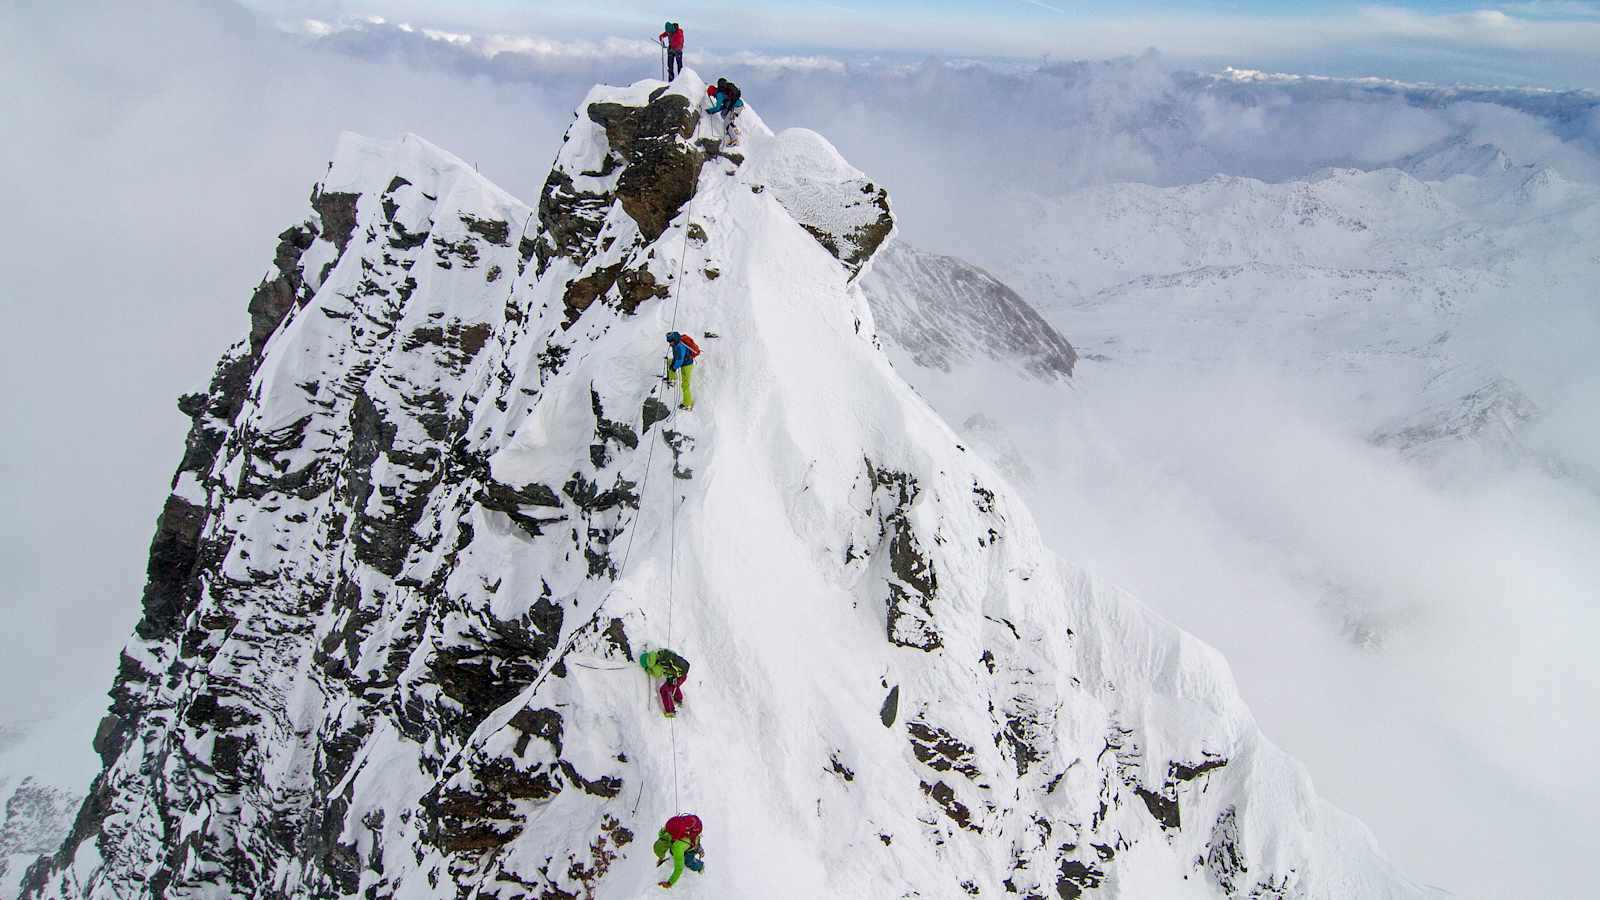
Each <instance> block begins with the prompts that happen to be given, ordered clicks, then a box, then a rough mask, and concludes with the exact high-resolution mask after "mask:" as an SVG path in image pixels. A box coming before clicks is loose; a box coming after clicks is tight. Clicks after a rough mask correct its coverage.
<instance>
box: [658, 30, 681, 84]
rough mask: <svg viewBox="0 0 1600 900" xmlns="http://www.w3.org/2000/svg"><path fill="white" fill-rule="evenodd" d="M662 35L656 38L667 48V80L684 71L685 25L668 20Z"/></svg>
mask: <svg viewBox="0 0 1600 900" xmlns="http://www.w3.org/2000/svg"><path fill="white" fill-rule="evenodd" d="M665 29H666V30H664V31H662V32H661V36H660V37H658V38H656V43H658V44H660V45H661V46H662V47H664V48H666V51H667V80H668V81H671V80H672V79H674V78H677V77H678V73H679V72H682V71H683V26H682V25H679V24H678V23H677V22H668V23H667V24H666V26H665Z"/></svg>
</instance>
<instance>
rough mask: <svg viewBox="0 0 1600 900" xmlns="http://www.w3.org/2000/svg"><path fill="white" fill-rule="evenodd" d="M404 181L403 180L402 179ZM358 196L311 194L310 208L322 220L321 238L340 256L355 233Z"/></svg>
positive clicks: (332, 193)
mask: <svg viewBox="0 0 1600 900" xmlns="http://www.w3.org/2000/svg"><path fill="white" fill-rule="evenodd" d="M402 180H404V179H402ZM360 198H361V195H360V194H341V193H338V192H328V191H323V190H320V189H319V190H316V191H314V192H312V194H311V208H312V209H315V210H316V211H317V216H318V218H320V219H321V220H322V236H323V237H324V238H326V239H328V240H330V241H332V242H333V246H335V247H337V248H338V250H339V253H340V255H343V254H344V251H345V248H346V247H349V246H350V238H351V236H352V235H354V234H355V232H356V201H357V200H359V199H360Z"/></svg>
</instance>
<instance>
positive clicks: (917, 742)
mask: <svg viewBox="0 0 1600 900" xmlns="http://www.w3.org/2000/svg"><path fill="white" fill-rule="evenodd" d="M906 734H907V737H908V739H909V740H910V741H911V752H912V754H914V755H915V756H916V757H917V761H918V762H920V763H922V764H923V765H925V766H927V767H928V768H930V769H933V770H934V771H936V772H949V771H952V770H954V771H956V772H959V773H961V774H962V775H964V776H966V777H967V778H968V779H975V778H977V777H978V766H977V764H976V762H975V759H976V757H975V756H974V755H973V752H972V747H971V745H969V744H965V743H962V742H961V741H959V740H957V739H956V737H955V736H954V735H952V734H951V733H950V732H948V731H945V730H944V729H943V728H939V727H937V726H934V725H930V724H928V723H927V722H921V721H914V722H911V723H909V724H907V725H906Z"/></svg>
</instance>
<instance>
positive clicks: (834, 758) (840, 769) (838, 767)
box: [828, 750, 856, 781]
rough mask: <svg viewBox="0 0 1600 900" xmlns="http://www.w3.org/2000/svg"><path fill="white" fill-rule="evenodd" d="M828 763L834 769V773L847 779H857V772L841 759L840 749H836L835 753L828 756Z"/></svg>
mask: <svg viewBox="0 0 1600 900" xmlns="http://www.w3.org/2000/svg"><path fill="white" fill-rule="evenodd" d="M828 763H829V767H830V768H831V769H833V774H835V775H837V776H839V777H840V778H843V779H844V780H845V781H855V780H856V773H855V772H854V771H852V770H851V768H850V767H849V766H847V765H845V764H844V763H842V762H840V761H839V751H837V750H835V751H834V752H833V754H832V755H831V756H829V757H828Z"/></svg>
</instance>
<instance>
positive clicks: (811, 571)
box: [29, 73, 1419, 900]
mask: <svg viewBox="0 0 1600 900" xmlns="http://www.w3.org/2000/svg"><path fill="white" fill-rule="evenodd" d="M703 87H704V86H703V84H702V83H701V82H700V81H699V80H698V79H697V78H696V77H695V76H694V75H693V73H685V74H683V75H682V76H680V78H679V79H678V80H677V81H676V82H675V83H673V84H672V85H670V86H666V85H662V84H660V83H659V82H641V83H639V84H636V85H634V86H632V87H630V88H596V89H595V90H594V91H593V92H592V93H591V95H590V96H589V98H588V99H587V100H586V101H585V103H584V104H583V106H581V107H580V108H579V110H578V115H577V120H576V121H575V122H574V124H573V126H572V127H571V129H570V131H569V132H568V135H567V138H566V141H565V143H564V145H563V147H562V149H561V152H560V155H559V156H558V158H557V160H556V164H555V167H554V169H553V170H552V172H551V174H550V177H549V179H548V181H547V182H546V185H545V189H544V191H543V193H542V195H541V197H540V199H539V202H538V204H537V207H536V209H533V210H530V209H529V208H527V207H525V206H523V205H522V204H520V203H518V202H517V201H516V200H514V199H512V198H511V197H508V196H507V195H505V194H504V193H502V192H501V191H499V190H498V189H496V188H495V187H494V186H492V185H490V184H488V183H487V182H485V181H484V180H483V179H481V178H480V177H479V176H477V175H476V174H475V173H474V172H473V171H472V170H471V168H470V167H469V166H467V165H465V164H463V163H461V162H460V161H459V160H457V159H455V158H454V157H451V156H450V155H449V154H447V153H445V152H443V151H441V150H438V149H436V148H434V147H431V146H429V145H427V144H426V143H425V142H423V141H421V140H419V139H416V138H406V139H404V140H403V141H401V142H399V143H396V144H385V143H377V142H372V141H367V140H363V139H360V138H356V137H353V136H346V137H345V138H344V139H343V140H342V141H341V143H340V147H339V151H338V153H337V155H336V158H335V160H334V162H333V164H332V166H331V168H330V170H329V172H328V174H327V176H326V178H325V179H324V180H323V182H322V183H321V184H320V185H318V187H317V190H316V191H315V193H314V194H313V204H312V205H313V212H314V214H313V215H312V216H311V217H310V218H308V219H307V221H306V222H305V223H303V224H301V225H298V226H295V227H293V228H291V229H289V230H287V231H285V232H284V233H283V235H282V237H281V241H280V244H279V247H278V254H277V258H276V260H275V264H274V270H273V271H272V272H271V273H270V277H269V278H268V280H267V281H266V282H264V283H263V285H262V287H261V288H260V289H258V291H257V292H256V294H255V296H254V297H253V298H252V300H251V304H250V310H251V313H252V329H251V333H250V337H249V339H248V340H246V341H244V342H241V343H240V344H239V345H238V346H236V347H235V348H234V349H233V350H232V351H230V353H229V354H228V355H227V356H225V357H224V359H223V360H222V361H221V363H220V364H219V367H218V370H217V374H216V377H215V379H214V381H213V383H212V387H211V389H210V391H209V392H208V393H206V394H204V395H196V396H192V397H187V398H185V399H184V401H183V406H184V408H185V409H186V410H187V411H188V412H189V413H190V414H191V415H192V416H193V418H194V429H193V431H192V432H191V435H190V439H189V442H188V446H187V448H186V453H185V455H184V458H183V462H182V463H181V465H180V467H179V472H178V474H177V476H176V477H175V479H174V483H173V493H172V496H171V497H170V498H169V500H168V502H167V506H166V508H165V510H164V511H163V514H162V517H161V521H160V524H159V528H158V533H157V536H156V539H155V541H154V543H153V546H152V553H151V565H150V583H149V587H148V588H147V590H146V594H145V616H144V619H143V621H142V622H141V623H140V625H139V628H138V633H137V635H136V636H135V638H134V639H133V640H132V641H131V642H130V643H129V645H128V647H127V649H126V651H125V654H124V657H123V660H122V670H121V675H120V676H119V678H118V680H117V683H116V686H115V689H114V691H113V709H112V713H111V715H110V716H109V717H108V718H107V720H106V721H105V723H104V724H103V726H102V728H101V730H100V733H99V735H98V737H97V741H96V749H97V750H98V751H99V752H100V754H101V756H102V759H103V760H104V763H105V770H104V772H103V773H102V774H101V776H100V777H99V778H98V779H97V780H96V782H95V784H94V786H93V789H92V791H91V795H90V798H89V800H88V801H87V802H86V803H85V805H84V807H83V810H82V812H81V814H80V816H79V819H78V822H77V824H76V826H75V828H74V831H73V834H72V835H71V836H70V837H69V838H68V840H67V841H66V842H65V844H64V845H63V847H62V848H61V850H60V851H59V852H58V853H57V854H56V855H55V856H54V857H53V858H50V859H47V860H45V861H42V862H41V863H40V864H39V865H37V866H36V867H34V868H33V869H32V870H31V872H30V875H29V889H30V894H31V895H32V896H44V897H95V898H134V897H199V896H204V897H264V896H267V897H291V896H293V897H302V896H319V897H321V896H326V897H355V896H363V897H397V898H422V897H429V898H433V897H439V896H457V897H468V896H472V897H524V896H527V897H541V898H549V900H555V898H573V897H589V898H619V900H620V898H635V897H639V896H641V895H647V894H649V893H651V892H653V891H654V888H653V887H652V885H653V884H654V882H655V881H656V880H657V879H658V878H659V877H660V872H661V870H659V869H656V868H655V866H654V860H653V859H652V858H651V854H650V852H649V843H650V841H651V838H652V836H653V834H654V831H655V829H656V828H657V827H658V826H659V824H660V823H661V822H662V821H663V820H664V819H665V818H666V817H668V816H669V815H672V814H674V813H676V812H679V811H693V812H695V813H697V814H699V815H700V816H701V817H702V818H703V819H704V820H705V822H706V825H707V836H706V837H707V845H708V848H709V855H708V862H707V870H706V872H705V873H704V874H702V875H699V876H695V875H686V876H685V879H686V880H685V882H684V883H683V884H680V885H679V887H678V890H679V891H681V892H684V893H687V894H688V895H689V896H697V897H708V898H710V897H730V898H732V897H739V898H750V897H795V898H800V897H819V896H839V897H912V896H921V897H955V896H984V897H1003V896H1013V895H1015V896H1019V897H1039V898H1042V897H1061V898H1073V897H1080V896H1093V897H1106V898H1129V900H1132V898H1151V897H1163V898H1185V897H1195V898H1202V897H1229V898H1244V897H1251V898H1290V897H1294V898H1336V897H1337V898H1348V897H1361V898H1389V897H1411V896H1417V895H1418V894H1419V892H1418V891H1417V890H1416V889H1414V888H1413V887H1411V886H1410V885H1409V884H1408V883H1407V882H1406V881H1405V880H1404V879H1402V878H1401V877H1399V876H1398V875H1397V874H1396V873H1395V872H1394V871H1393V870H1392V868H1391V867H1390V866H1389V865H1388V864H1387V863H1386V862H1385V861H1384V859H1383V858H1382V857H1381V855H1380V854H1379V853H1378V852H1377V851H1376V849H1375V848H1374V847H1373V844H1372V841H1371V839H1370V837H1369V836H1368V834H1367V833H1366V831H1365V829H1364V828H1362V827H1361V826H1360V825H1359V823H1357V822H1355V821H1354V820H1352V819H1350V818H1348V817H1346V816H1344V815H1343V814H1341V813H1339V812H1338V811H1336V810H1334V809H1332V808H1331V807H1329V806H1328V805H1327V804H1325V803H1324V802H1322V801H1320V800H1318V798H1317V797H1316V795H1315V793H1314V791H1313V790H1312V788H1311V786H1310V782H1309V779H1308V778H1307V777H1306V775H1305V773H1304V772H1303V771H1302V770H1301V769H1300V768H1299V767H1298V766H1297V765H1296V764H1295V763H1294V762H1293V761H1292V760H1290V759H1288V758H1287V757H1286V756H1285V755H1284V754H1282V753H1281V752H1280V751H1278V750H1277V749H1276V748H1274V747H1273V746H1272V745H1271V744H1270V743H1268V742H1267V741H1266V740H1265V739H1264V738H1263V737H1262V736H1261V734H1260V733H1259V732H1258V731H1257V730H1256V728H1255V726H1254V724H1253V722H1252V720H1251V718H1250V715H1249V713H1248V711H1247V710H1246V709H1245V708H1244V706H1243V705H1242V703H1241V701H1240V700H1239V698H1238V696H1237V694H1236V692H1235V690H1234V687H1233V684H1232V681H1231V678H1230V676H1229V674H1228V671H1227V668H1226V666H1225V664H1224V663H1223V661H1222V660H1221V659H1220V658H1219V657H1218V655H1217V654H1216V653H1215V652H1213V651H1211V650H1210V649H1208V648H1207V647H1205V646H1203V645H1201V644H1200V643H1198V642H1197V641H1195V640H1193V639H1192V638H1190V637H1188V636H1186V635H1184V634H1183V633H1181V632H1179V631H1177V630H1176V629H1174V628H1173V627H1171V626H1170V625H1167V624H1166V623H1164V622H1162V621H1161V620H1159V619H1158V618H1156V617H1155V616H1153V615H1152V614H1150V613H1149V612H1148V611H1146V610H1145V609H1144V608H1143V607H1141V606H1140V605H1139V604H1138V603H1137V602H1135V601H1134V600H1132V599H1131V598H1129V597H1128V596H1126V595H1124V594H1122V593H1120V592H1118V591H1116V590H1115V589H1113V588H1110V587H1108V586H1106V585H1103V584H1099V583H1097V582H1096V581H1095V580H1094V579H1093V578H1092V577H1090V576H1089V575H1088V574H1086V573H1085V572H1082V571H1080V570H1078V569H1075V568H1074V567H1072V566H1070V565H1069V564H1067V563H1065V562H1063V561H1061V560H1059V559H1057V558H1055V557H1054V556H1052V555H1051V554H1050V553H1049V552H1048V551H1046V550H1045V549H1044V547H1043V546H1042V545H1041V543H1040V540H1039V537H1038V534H1037V531H1036V528H1035V525H1034V524H1033V521H1032V519H1031V517H1030V515H1029V513H1028V511H1027V510H1026V508H1025V507H1023V506H1022V505H1021V504H1020V503H1019V502H1017V501H1016V500H1015V499H1013V498H1012V497H1011V496H1010V495H1009V491H1008V489H1007V487H1006V485H1005V481H1004V479H1003V478H1001V477H1000V476H999V475H997V474H996V472H995V471H994V470H993V469H992V468H991V467H990V466H989V465H988V464H987V463H985V462H984V461H983V460H981V459H978V458H976V457H975V455H974V454H972V453H970V452H968V451H966V450H965V449H964V448H963V447H962V446H961V445H960V444H959V443H958V441H957V439H956V437H955V435H954V434H953V433H952V432H951V431H950V430H949V428H947V427H946V426H945V424H944V423H943V422H942V421H941V420H940V419H939V418H938V417H937V416H936V415H935V414H934V413H933V412H932V411H931V410H930V409H929V408H928V407H927V406H926V405H925V404H924V403H923V402H921V401H920V400H919V399H918V398H917V397H916V395H915V394H914V393H913V392H912V391H911V390H910V389H909V388H908V387H907V385H906V384H905V383H904V382H903V381H902V380H901V379H900V378H899V377H898V375H897V374H896V373H895V371H894V370H893V369H892V368H891V366H890V364H889V362H888V360H887V359H886V358H885V356H884V355H883V354H882V353H881V352H880V351H879V350H878V349H877V347H876V346H875V344H876V340H877V338H876V335H875V329H874V324H873V318H872V315H871V313H870V311H869V309H868V306H867V304H866V301H865V299H864V297H863V294H862V292H861V289H860V288H859V287H858V286H856V285H855V283H854V282H855V280H856V276H858V275H859V274H860V273H862V272H863V271H870V266H871V263H872V257H873V255H874V253H875V252H876V251H877V250H878V248H879V247H880V246H881V245H882V243H883V241H884V240H886V239H887V237H888V236H889V234H890V232H891V230H892V225H893V222H892V218H891V217H890V214H889V207H888V202H887V198H886V196H885V195H884V194H883V192H882V191H881V189H878V188H877V187H876V186H875V185H874V184H872V182H870V181H869V180H868V179H866V178H865V177H864V176H863V175H862V174H861V173H860V172H857V171H856V170H854V169H853V168H851V167H850V166H849V165H848V164H847V163H846V162H844V160H842V159H841V158H840V157H839V156H838V154H837V153H835V152H834V150H833V148H832V147H831V146H829V145H828V144H827V142H826V141H824V140H823V139H822V138H821V137H820V136H818V135H816V134H814V133H811V132H806V131H801V130H791V131H786V132H783V133H781V134H776V135H774V134H772V133H771V132H769V131H768V130H767V129H765V127H764V126H762V125H761V123H760V121H759V119H758V118H757V117H756V116H755V115H754V113H753V112H751V113H747V114H746V117H745V118H746V121H745V123H744V126H745V132H746V134H747V135H748V137H747V139H746V141H745V142H744V144H743V146H741V147H740V148H738V150H737V153H734V152H729V151H728V149H727V148H724V147H722V146H720V144H719V143H718V141H717V140H716V138H717V137H719V136H720V135H719V127H720V126H719V125H718V124H716V123H714V122H711V121H709V120H707V121H702V119H701V117H700V116H699V115H698V114H697V113H696V112H695V110H694V108H693V103H694V102H695V100H696V99H698V98H699V97H700V96H701V94H702V91H703ZM525 222H531V223H532V224H529V225H527V226H526V231H524V228H525V226H524V223H525ZM673 328H677V329H681V330H684V331H687V332H690V333H692V334H696V335H701V336H703V339H702V341H701V343H702V345H703V346H704V348H705V352H704V355H703V356H702V357H701V359H700V362H699V364H698V365H697V366H696V371H697V373H698V374H697V376H696V389H697V394H698V405H697V406H696V408H695V409H694V410H693V411H692V412H688V413H683V412H675V411H674V410H673V408H672V400H673V397H672V396H671V393H672V392H671V390H670V389H669V388H666V387H665V386H663V385H662V383H661V380H660V378H659V373H660V371H661V361H662V357H663V350H664V346H665V345H664V343H663V340H662V335H663V333H664V332H666V331H668V330H669V329H673ZM660 646H672V647H674V648H675V649H677V650H679V651H681V652H683V653H684V654H686V655H687V656H688V657H689V658H690V659H691V660H692V661H693V663H694V668H693V671H692V673H691V677H690V679H689V683H688V685H687V688H686V690H687V693H688V700H687V705H686V708H685V711H684V712H683V713H682V714H681V715H680V716H679V717H678V718H677V719H675V720H670V721H669V720H666V719H664V718H662V717H661V715H660V714H659V712H658V711H657V710H656V708H655V707H654V705H653V701H652V693H651V691H650V690H649V688H648V686H647V684H646V680H645V678H644V676H643V674H642V673H641V672H640V671H639V670H638V668H637V666H636V665H634V664H633V662H632V658H633V656H634V655H635V654H636V653H637V652H638V651H640V650H641V649H647V648H653V647H660Z"/></svg>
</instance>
